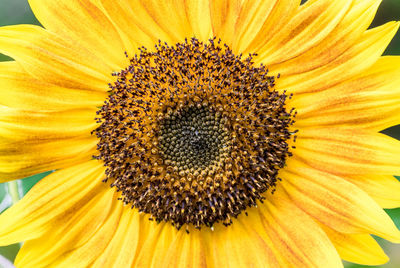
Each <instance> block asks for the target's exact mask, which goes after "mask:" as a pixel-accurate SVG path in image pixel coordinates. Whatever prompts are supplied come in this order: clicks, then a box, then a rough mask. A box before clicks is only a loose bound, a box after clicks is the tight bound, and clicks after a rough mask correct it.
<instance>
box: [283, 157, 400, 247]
mask: <svg viewBox="0 0 400 268" xmlns="http://www.w3.org/2000/svg"><path fill="white" fill-rule="evenodd" d="M288 169H290V172H288V171H287V170H286V171H283V172H282V174H281V177H282V185H283V186H284V188H285V190H286V191H287V192H288V194H289V196H290V198H291V199H292V200H293V202H294V203H295V204H296V205H297V206H299V207H300V208H301V209H303V210H304V211H305V212H307V213H308V214H310V215H311V216H313V217H314V218H315V219H317V220H318V221H320V222H322V223H323V224H325V225H327V226H329V227H330V228H332V229H334V230H336V231H338V232H342V233H359V234H361V233H371V234H375V235H378V236H381V237H383V238H385V239H387V240H390V241H393V242H399V241H400V231H399V230H398V229H397V228H396V226H395V225H394V223H393V221H392V220H391V219H390V217H389V216H388V215H387V214H386V213H385V212H384V211H383V209H382V208H381V207H380V206H379V205H378V204H376V202H375V201H374V200H373V199H372V198H371V197H370V196H368V195H367V194H366V193H365V192H364V191H362V190H361V189H360V188H358V187H357V186H355V185H354V184H352V183H349V182H348V181H346V180H345V179H342V178H340V177H338V176H334V175H332V174H329V173H325V172H321V171H317V170H315V169H313V168H308V167H305V166H303V165H302V164H299V163H294V161H292V162H291V163H290V167H289V164H288Z"/></svg>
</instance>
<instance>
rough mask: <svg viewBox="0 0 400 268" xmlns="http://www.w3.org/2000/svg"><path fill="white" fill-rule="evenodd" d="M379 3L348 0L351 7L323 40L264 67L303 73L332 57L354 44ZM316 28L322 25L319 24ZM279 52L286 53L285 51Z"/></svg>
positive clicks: (364, 29)
mask: <svg viewBox="0 0 400 268" xmlns="http://www.w3.org/2000/svg"><path fill="white" fill-rule="evenodd" d="M380 2H381V1H376V0H356V1H349V3H351V7H350V8H349V10H348V12H347V13H346V14H345V15H344V17H343V19H341V21H340V22H339V23H338V24H337V25H336V27H335V28H334V29H333V30H332V32H331V33H330V34H329V35H327V36H326V37H325V38H324V39H323V40H321V41H320V42H319V43H317V44H316V45H315V46H313V47H310V48H309V49H307V50H305V51H304V53H301V54H299V55H298V56H297V57H295V58H292V59H289V60H285V61H284V62H282V63H278V64H270V65H268V67H269V68H270V69H271V70H279V72H280V73H281V74H285V75H289V74H298V73H304V72H307V71H310V70H313V69H316V68H319V67H322V66H324V65H326V64H328V63H329V62H331V61H333V60H335V59H336V58H337V57H339V56H340V55H341V54H343V53H344V52H345V51H346V50H348V49H349V48H350V47H351V46H353V45H355V44H356V42H357V41H358V40H359V39H360V37H361V35H362V34H363V33H364V31H366V30H367V28H368V26H369V25H370V24H371V22H372V20H373V18H374V16H375V13H376V10H377V9H378V6H379V4H380ZM319 27H323V25H320V26H319ZM283 55H285V56H286V54H285V53H283ZM282 57H283V56H282ZM260 60H261V59H260Z"/></svg>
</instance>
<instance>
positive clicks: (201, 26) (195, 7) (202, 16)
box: [185, 0, 213, 42]
mask: <svg viewBox="0 0 400 268" xmlns="http://www.w3.org/2000/svg"><path fill="white" fill-rule="evenodd" d="M185 5H186V12H187V16H188V20H189V23H190V25H191V27H192V31H193V36H195V37H196V38H198V39H199V40H201V41H203V42H206V41H207V40H208V39H210V38H212V37H213V30H212V26H211V14H210V3H209V0H187V1H185Z"/></svg>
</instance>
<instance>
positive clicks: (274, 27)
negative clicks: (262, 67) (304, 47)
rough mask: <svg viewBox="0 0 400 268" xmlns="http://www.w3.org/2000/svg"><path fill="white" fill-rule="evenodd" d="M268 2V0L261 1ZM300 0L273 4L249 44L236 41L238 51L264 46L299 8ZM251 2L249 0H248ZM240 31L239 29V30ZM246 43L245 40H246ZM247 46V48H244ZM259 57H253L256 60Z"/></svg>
mask: <svg viewBox="0 0 400 268" xmlns="http://www.w3.org/2000/svg"><path fill="white" fill-rule="evenodd" d="M263 2H268V1H263ZM300 2H301V0H278V1H277V2H276V4H275V5H274V8H273V9H272V11H271V13H269V15H268V16H265V17H264V19H265V22H264V25H263V26H262V27H261V29H260V30H259V31H258V33H257V35H256V37H255V38H254V39H253V40H248V41H251V43H250V44H249V45H245V43H243V44H242V43H241V42H236V43H238V44H237V46H238V47H237V48H236V49H237V50H238V51H242V50H243V51H245V53H254V52H255V51H259V50H261V49H263V48H265V46H266V44H267V43H268V42H269V40H270V39H271V38H273V36H275V34H277V33H278V32H279V31H280V30H281V29H282V27H284V26H285V25H287V24H288V23H289V21H290V20H291V19H292V18H293V16H294V15H295V14H296V13H297V12H298V10H299V8H300ZM249 3H251V1H249ZM239 31H240V30H239ZM246 43H247V42H246ZM246 46H247V49H246ZM258 59H259V57H257V58H255V60H256V61H257V60H258Z"/></svg>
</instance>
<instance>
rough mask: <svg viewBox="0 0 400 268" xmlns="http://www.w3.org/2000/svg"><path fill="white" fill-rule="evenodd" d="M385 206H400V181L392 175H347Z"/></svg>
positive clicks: (351, 180)
mask: <svg viewBox="0 0 400 268" xmlns="http://www.w3.org/2000/svg"><path fill="white" fill-rule="evenodd" d="M345 179H346V180H348V181H350V182H351V183H353V184H355V185H357V186H358V187H359V188H360V189H362V190H363V191H364V192H366V193H367V194H368V195H369V196H371V197H372V198H373V199H374V200H375V201H376V203H378V204H379V205H380V206H381V207H383V208H397V207H400V194H399V193H400V182H399V181H398V180H397V179H396V178H394V177H393V176H391V175H363V176H357V175H354V176H347V177H345Z"/></svg>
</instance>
